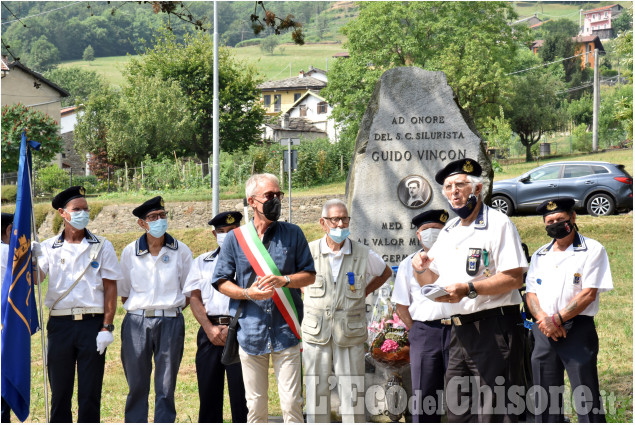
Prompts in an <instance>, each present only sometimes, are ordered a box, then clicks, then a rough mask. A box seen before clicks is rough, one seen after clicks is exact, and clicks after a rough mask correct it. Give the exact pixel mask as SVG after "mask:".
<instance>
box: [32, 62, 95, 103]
mask: <svg viewBox="0 0 635 425" xmlns="http://www.w3.org/2000/svg"><path fill="white" fill-rule="evenodd" d="M44 76H45V77H46V78H47V79H49V80H51V81H52V82H54V83H55V84H57V85H58V86H60V87H63V88H64V89H65V90H66V91H68V92H69V93H70V94H71V95H70V96H68V97H65V98H62V106H65V107H66V106H73V105H78V104H80V103H84V102H86V101H87V100H88V97H89V96H90V94H91V93H93V92H96V91H99V90H100V89H101V88H102V87H103V86H106V85H107V84H108V83H107V82H106V80H105V79H104V78H103V77H102V76H100V75H98V74H97V73H96V72H95V71H85V70H83V69H81V68H78V67H63V68H56V69H53V70H52V71H47V72H46V73H44Z"/></svg>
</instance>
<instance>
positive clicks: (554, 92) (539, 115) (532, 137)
mask: <svg viewBox="0 0 635 425" xmlns="http://www.w3.org/2000/svg"><path fill="white" fill-rule="evenodd" d="M562 87H563V83H562V80H561V78H559V77H558V76H557V75H554V73H553V72H549V71H540V70H534V71H529V72H525V73H522V74H518V75H517V76H516V77H515V78H514V83H513V90H512V94H511V96H510V98H509V106H508V107H507V108H506V109H505V116H507V117H508V118H509V123H510V125H511V128H512V130H513V131H514V132H515V133H516V134H518V136H519V137H520V142H521V143H522V144H523V146H525V159H526V161H527V162H529V161H531V159H532V158H531V147H532V146H533V145H535V144H536V143H538V141H539V140H540V138H541V137H542V135H543V134H544V133H545V132H547V131H553V130H556V128H557V127H558V124H559V123H560V122H561V120H560V113H561V112H560V111H559V110H558V105H559V99H558V91H559V90H561V89H562Z"/></svg>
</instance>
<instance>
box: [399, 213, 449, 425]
mask: <svg viewBox="0 0 635 425" xmlns="http://www.w3.org/2000/svg"><path fill="white" fill-rule="evenodd" d="M448 217H449V214H448V212H447V211H446V210H428V211H426V212H424V213H421V214H419V215H417V216H415V217H414V218H413V219H412V225H413V226H414V227H415V229H417V239H419V243H420V244H421V246H422V250H424V251H429V250H430V248H432V246H433V245H434V243H435V242H436V240H437V237H438V235H439V233H440V232H441V229H443V226H444V225H445V223H446V222H447V221H448ZM415 254H416V253H414V254H411V255H409V256H408V257H406V258H405V259H404V260H403V261H402V262H401V264H399V270H398V271H397V277H396V278H395V287H394V289H393V292H392V301H393V302H394V303H396V305H397V314H398V315H399V317H400V318H401V320H402V321H403V322H404V324H405V325H406V326H407V327H408V341H409V342H410V374H411V376H412V394H413V395H414V396H415V397H417V403H416V404H414V405H413V411H412V412H411V414H412V422H414V423H419V422H441V411H442V405H443V397H442V394H443V378H444V377H445V369H446V368H447V367H448V351H449V347H450V331H451V330H452V328H451V326H450V325H451V321H450V318H449V317H450V316H449V315H448V313H447V311H446V309H445V304H443V303H435V302H434V301H432V300H430V299H428V298H427V297H425V296H424V295H423V294H422V293H421V286H419V283H418V282H417V280H416V279H415V278H414V276H413V272H412V257H413V256H414V255H415ZM423 400H428V401H426V402H425V403H424V402H423Z"/></svg>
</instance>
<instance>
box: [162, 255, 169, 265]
mask: <svg viewBox="0 0 635 425" xmlns="http://www.w3.org/2000/svg"><path fill="white" fill-rule="evenodd" d="M161 260H162V261H163V262H164V263H167V262H168V261H170V256H169V255H168V254H165V255H164V256H163V258H161Z"/></svg>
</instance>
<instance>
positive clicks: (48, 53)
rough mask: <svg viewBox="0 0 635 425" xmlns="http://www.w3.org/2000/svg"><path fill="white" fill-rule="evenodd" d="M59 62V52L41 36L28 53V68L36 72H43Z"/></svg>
mask: <svg viewBox="0 0 635 425" xmlns="http://www.w3.org/2000/svg"><path fill="white" fill-rule="evenodd" d="M59 62H60V51H59V50H58V49H57V47H55V46H54V45H53V44H52V43H50V42H49V41H48V40H47V39H46V36H44V35H43V36H41V37H40V38H39V39H38V40H37V41H36V42H35V43H33V45H32V46H31V50H30V51H29V66H30V67H31V68H33V69H35V70H36V71H40V72H44V71H48V70H49V69H52V68H54V67H55V66H56V65H57V64H58V63H59Z"/></svg>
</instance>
